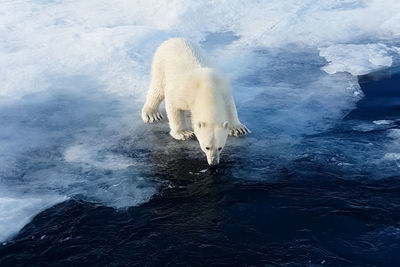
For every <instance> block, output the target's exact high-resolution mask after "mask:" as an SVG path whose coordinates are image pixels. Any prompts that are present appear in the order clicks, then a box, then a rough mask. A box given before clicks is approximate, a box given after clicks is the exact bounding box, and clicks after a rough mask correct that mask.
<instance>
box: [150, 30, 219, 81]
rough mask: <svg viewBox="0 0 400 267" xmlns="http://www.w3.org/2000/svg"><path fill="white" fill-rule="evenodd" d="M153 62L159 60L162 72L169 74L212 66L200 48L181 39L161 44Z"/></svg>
mask: <svg viewBox="0 0 400 267" xmlns="http://www.w3.org/2000/svg"><path fill="white" fill-rule="evenodd" d="M154 60H159V61H160V62H159V63H161V64H163V65H164V71H165V72H172V73H171V74H174V73H176V74H178V73H184V72H186V71H191V70H194V69H196V68H204V67H211V68H212V67H213V66H214V64H213V63H212V61H211V59H210V58H209V57H208V56H207V54H206V53H205V52H204V50H203V49H202V48H201V47H200V46H198V45H197V44H192V43H190V42H188V41H186V40H184V39H182V38H172V39H168V40H167V41H165V42H164V43H162V44H161V45H160V47H159V48H158V49H157V52H156V55H155V58H154ZM166 74H167V73H166ZM167 75H168V74H167Z"/></svg>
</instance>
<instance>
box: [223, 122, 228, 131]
mask: <svg viewBox="0 0 400 267" xmlns="http://www.w3.org/2000/svg"><path fill="white" fill-rule="evenodd" d="M228 126H229V123H228V122H227V121H226V122H224V123H223V124H222V127H224V129H228Z"/></svg>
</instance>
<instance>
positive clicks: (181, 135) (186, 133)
mask: <svg viewBox="0 0 400 267" xmlns="http://www.w3.org/2000/svg"><path fill="white" fill-rule="evenodd" d="M169 134H170V135H171V136H172V137H173V138H175V139H176V140H188V139H192V138H194V132H193V131H191V130H183V131H179V132H175V131H171V132H170V133H169Z"/></svg>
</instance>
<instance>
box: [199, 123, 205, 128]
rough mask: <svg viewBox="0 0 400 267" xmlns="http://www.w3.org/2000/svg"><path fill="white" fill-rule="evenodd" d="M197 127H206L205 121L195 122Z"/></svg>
mask: <svg viewBox="0 0 400 267" xmlns="http://www.w3.org/2000/svg"><path fill="white" fill-rule="evenodd" d="M197 127H198V128H203V127H206V123H205V122H198V123H197Z"/></svg>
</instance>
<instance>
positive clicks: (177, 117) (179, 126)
mask: <svg viewBox="0 0 400 267" xmlns="http://www.w3.org/2000/svg"><path fill="white" fill-rule="evenodd" d="M166 110H167V116H168V120H169V127H170V128H171V131H170V132H169V134H170V135H171V136H172V137H173V138H175V139H177V140H187V139H191V138H193V137H194V132H193V131H192V130H190V129H189V127H188V126H187V122H186V118H185V112H184V111H183V110H178V109H175V108H173V107H171V106H169V105H167V106H166Z"/></svg>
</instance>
